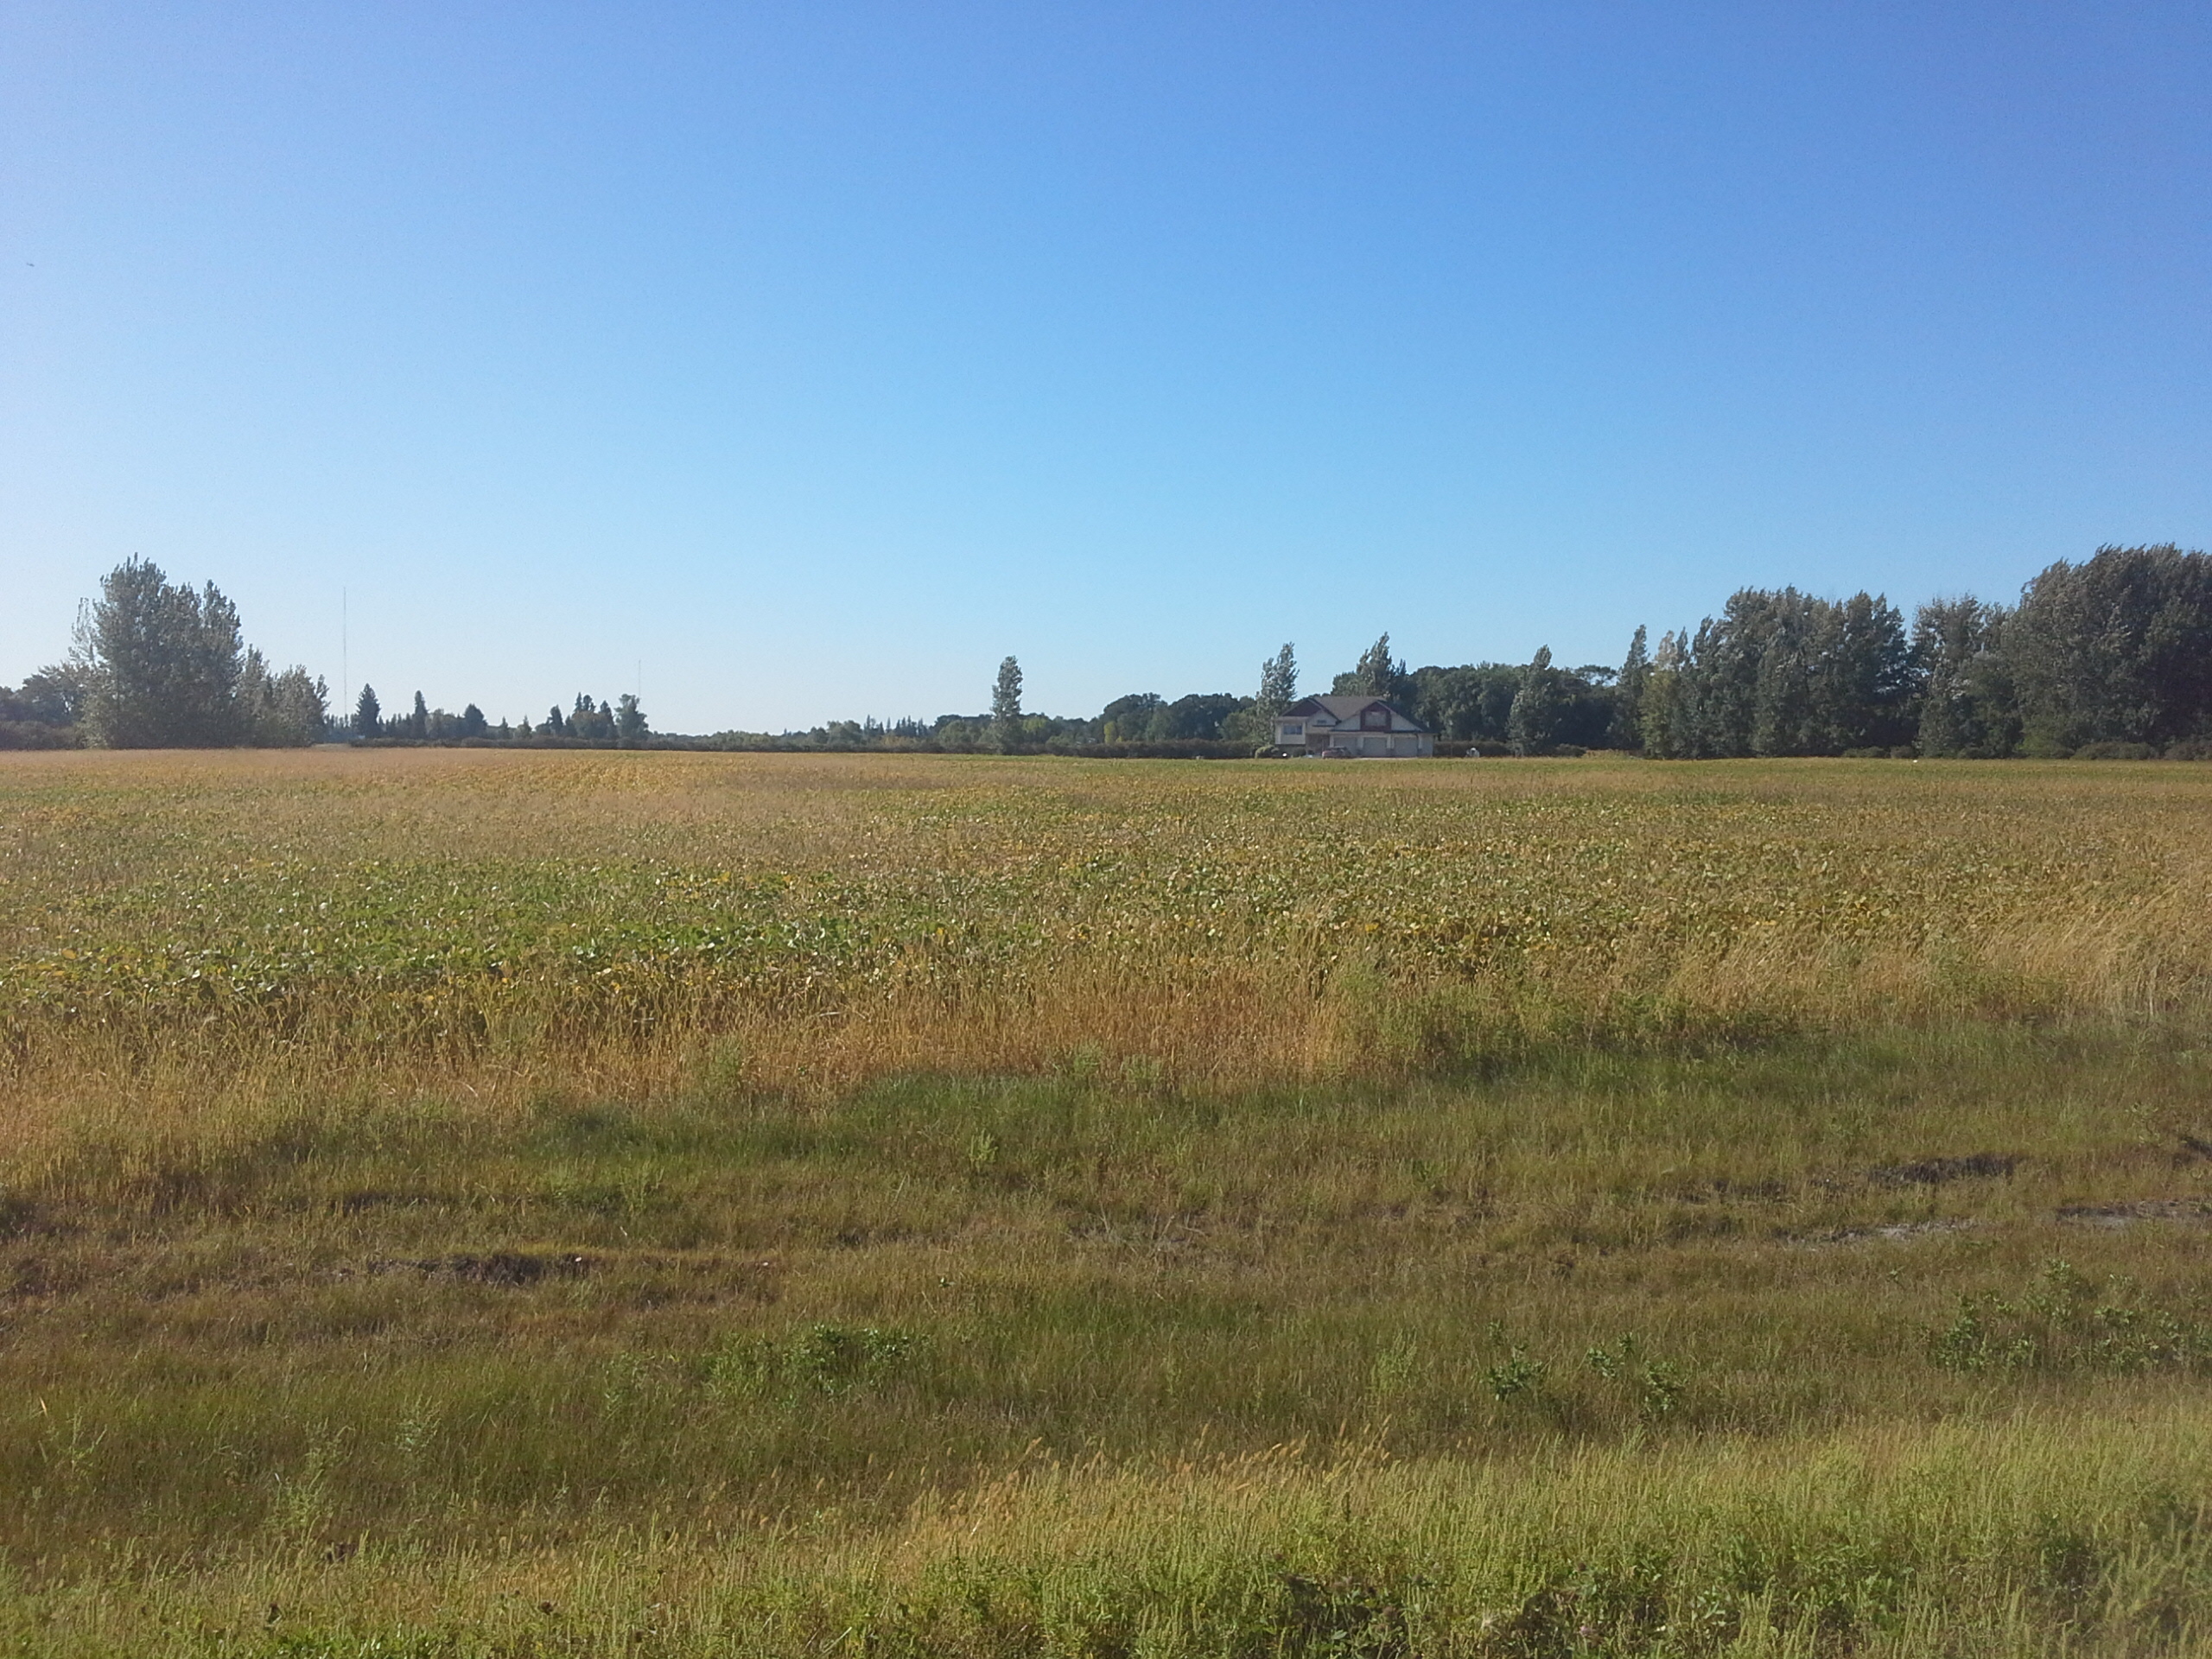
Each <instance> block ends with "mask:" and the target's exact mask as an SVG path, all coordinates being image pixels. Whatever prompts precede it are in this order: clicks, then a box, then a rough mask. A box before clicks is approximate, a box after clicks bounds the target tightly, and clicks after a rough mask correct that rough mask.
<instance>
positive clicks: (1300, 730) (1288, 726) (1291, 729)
mask: <svg viewBox="0 0 2212 1659" xmlns="http://www.w3.org/2000/svg"><path fill="white" fill-rule="evenodd" d="M1282 734H1283V735H1284V736H1285V737H1303V736H1305V735H1306V725H1305V722H1304V721H1296V720H1286V721H1283V723H1282Z"/></svg>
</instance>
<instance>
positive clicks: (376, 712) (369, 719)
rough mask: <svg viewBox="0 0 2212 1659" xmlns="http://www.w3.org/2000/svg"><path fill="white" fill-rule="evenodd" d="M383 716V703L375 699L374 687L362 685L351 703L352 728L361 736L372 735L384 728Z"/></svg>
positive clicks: (375, 690) (375, 691)
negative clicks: (358, 694) (354, 700)
mask: <svg viewBox="0 0 2212 1659" xmlns="http://www.w3.org/2000/svg"><path fill="white" fill-rule="evenodd" d="M383 717H384V705H383V704H381V703H379V702H378V701H377V689H376V687H374V686H373V685H364V686H363V687H362V688H361V695H360V697H359V700H358V701H357V702H355V703H354V704H353V730H354V731H355V733H357V734H359V735H360V736H362V737H374V736H375V735H376V734H378V732H379V731H381V730H383V729H384V718H383Z"/></svg>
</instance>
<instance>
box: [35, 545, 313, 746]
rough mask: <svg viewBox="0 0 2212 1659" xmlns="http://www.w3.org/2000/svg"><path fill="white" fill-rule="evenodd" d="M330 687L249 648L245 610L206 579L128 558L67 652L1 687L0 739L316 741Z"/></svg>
mask: <svg viewBox="0 0 2212 1659" xmlns="http://www.w3.org/2000/svg"><path fill="white" fill-rule="evenodd" d="M328 696H329V688H328V687H327V685H325V684H324V683H323V682H322V681H321V679H320V678H317V677H312V676H310V675H309V674H308V671H307V670H305V669H304V668H299V667H292V668H287V669H283V670H281V671H279V670H277V669H276V668H274V667H272V666H271V665H270V663H269V661H268V659H267V658H264V657H263V655H262V654H261V652H259V651H257V650H256V649H255V648H254V647H252V646H251V645H247V644H246V643H245V639H244V637H243V635H242V634H241V632H240V630H239V626H238V607H237V606H235V605H233V604H232V603H231V601H229V600H227V599H226V598H225V597H224V596H223V593H222V590H221V589H220V588H217V587H216V586H215V584H214V583H213V582H209V583H208V584H207V586H206V587H204V588H199V589H194V588H190V587H188V586H185V585H183V584H181V583H176V582H170V581H169V580H168V577H167V576H166V575H164V574H163V573H162V569H161V567H160V566H159V565H156V564H155V563H151V562H150V561H149V560H146V559H141V558H137V557H133V558H130V559H126V560H125V561H124V563H121V564H119V565H118V566H117V567H116V568H115V569H113V570H111V571H110V572H109V573H108V574H107V575H106V576H105V578H103V579H102V581H101V582H100V592H99V598H97V599H95V600H92V601H88V602H87V603H86V604H85V605H84V606H83V607H80V608H79V612H78V616H77V626H76V630H75V632H74V635H73V639H72V643H71V646H70V651H69V654H68V656H67V657H66V658H63V659H62V660H61V661H60V662H59V663H57V664H53V665H52V666H50V667H48V668H43V669H41V670H40V671H38V672H37V673H35V674H33V675H32V676H30V677H29V678H28V679H26V680H25V681H24V682H23V683H22V685H21V686H19V687H16V688H15V689H13V690H10V689H9V688H8V687H6V686H4V685H0V745H6V746H11V747H64V746H67V745H72V744H75V743H79V742H81V743H90V744H92V745H95V746H97V747H103V748H117V749H168V748H223V747H232V746H233V745H238V744H245V745H249V746H252V747H270V748H283V747H294V746H297V745H301V744H307V743H314V742H318V741H321V739H322V737H323V736H324V734H325V729H326V727H327V714H326V711H325V702H326V699H327V697H328Z"/></svg>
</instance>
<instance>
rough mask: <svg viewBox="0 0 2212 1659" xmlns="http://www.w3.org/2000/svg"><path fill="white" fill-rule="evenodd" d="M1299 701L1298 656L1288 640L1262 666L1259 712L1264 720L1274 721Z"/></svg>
mask: <svg viewBox="0 0 2212 1659" xmlns="http://www.w3.org/2000/svg"><path fill="white" fill-rule="evenodd" d="M1297 701H1298V654H1297V652H1294V650H1293V649H1292V648H1291V643H1290V641H1288V640H1287V639H1286V640H1285V641H1284V642H1283V647H1282V649H1281V651H1279V652H1276V653H1275V654H1274V656H1273V657H1271V658H1268V660H1267V661H1266V662H1264V663H1262V664H1260V695H1259V696H1258V698H1257V699H1256V708H1257V711H1258V713H1259V715H1260V716H1261V718H1262V719H1263V720H1268V721H1272V720H1274V717H1275V716H1276V715H1279V714H1281V712H1282V711H1283V710H1284V709H1287V708H1288V707H1289V706H1290V705H1291V704H1292V703H1294V702H1297Z"/></svg>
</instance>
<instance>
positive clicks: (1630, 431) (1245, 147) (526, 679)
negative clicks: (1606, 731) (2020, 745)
mask: <svg viewBox="0 0 2212 1659" xmlns="http://www.w3.org/2000/svg"><path fill="white" fill-rule="evenodd" d="M2208 89H2212V11H2208V10H2206V9H2205V8H2204V7H2202V5H2192V6H2181V5H2172V6H2167V5H2160V4H2155V3H2151V4H2139V5H2133V6H2128V7H2109V6H2092V5H2087V4H2083V5H2071V6H2055V5H2035V4H2007V5H2003V6H1997V5H1987V6H1955V5H1954V6H1945V5H1941V4H1913V5H1903V4H1898V5H1884V4H1853V5H1847V6H1846V5H1827V6H1824V5H1820V4H1815V3H1807V4H1794V5H1789V6H1777V5H1764V6H1751V5H1743V6H1723V5H1709V6H1700V5H1696V4H1665V5H1660V4H1649V5H1639V4H1605V5H1579V4H1574V3H1547V4H1542V5H1535V4H1530V5H1526V6H1521V7H1515V8H1483V7H1477V6H1468V5H1450V6H1446V5H1423V4H1398V5H1392V4H1388V3H1378V4H1362V5H1351V4H1343V5H1287V4H1271V5H1264V6H1263V5H1249V6H1244V5H1205V4H1194V3H1191V0H1183V3H1178V4H1173V5H1165V4H1163V5H1158V6H1147V5H1142V4H1122V5H1116V6H1111V7H1106V6H1094V5H1065V6H1061V5H1046V6H1039V5H1035V4H1024V5H1014V4H1007V5H1002V6H1000V5H978V4H963V3H957V0H953V3H936V4H931V5H926V6H925V5H919V4H906V5H887V4H870V3H854V4H827V5H824V4H805V5H799V4H791V5H779V6H743V5H711V6H696V7H687V6H673V5H654V4H651V3H635V0H633V3H629V4H625V5H621V6H619V7H618V6H614V5H607V6H586V5H560V4H552V3H545V4H531V5H521V4H516V5H512V6H504V7H495V6H481V5H468V4H465V3H440V4H436V5H430V4H419V5H414V4H407V3H379V4H377V5H353V6H346V7H338V6H317V5H312V4H300V3H287V4H284V5H274V4H270V5H259V4H254V3H244V0H241V3H227V4H225V5H222V6H213V5H201V6H190V5H184V6H179V5H162V6H150V5H149V6H114V5H108V6H103V5H99V4H96V3H84V0H69V3H47V0H15V3H13V4H11V5H10V6H9V7H8V8H6V9H5V10H4V12H0V582H4V592H5V594H6V595H7V597H6V601H5V603H4V605H0V677H4V678H9V679H14V678H17V677H21V676H22V674H24V673H26V672H28V671H30V670H31V669H33V668H35V667H36V666H37V665H38V664H40V663H41V662H44V661H47V660H50V659H52V658H54V657H57V656H59V655H60V653H61V652H62V651H63V650H64V648H65V647H66V645H67V631H68V625H69V621H70V619H71V616H72V614H73V609H74V606H75V603H76V601H77V600H78V599H79V597H80V596H81V595H83V594H87V593H89V592H91V591H92V588H93V587H94V585H95V584H96V582H97V581H98V578H99V575H100V573H101V572H102V571H103V570H105V569H107V568H108V567H109V566H111V565H112V564H113V563H116V562H117V561H118V559H120V558H122V557H123V556H125V555H126V554H130V553H134V552H136V553H143V554H144V555H145V556H149V557H150V558H152V559H155V560H156V561H157V562H158V563H161V564H162V565H163V566H164V567H166V568H167V569H168V570H169V571H170V573H171V574H172V575H178V576H183V577H188V578H190V579H192V580H194V581H199V580H204V579H207V578H213V580H215V581H216V582H218V583H219V584H220V585H221V586H222V587H223V588H224V589H225V590H226V592H227V593H229V594H231V595H232V598H234V599H235V600H237V601H238V604H239V606H240V607H241V609H242V610H243V612H244V613H245V620H246V625H247V631H248V634H249V637H251V639H255V640H256V641H257V642H258V643H260V644H261V645H263V646H264V649H266V650H268V651H269V652H270V654H271V655H272V656H275V657H277V658H279V659H280V660H282V661H286V662H289V661H294V660H299V661H304V662H305V663H307V664H308V665H309V666H310V667H311V668H313V669H315V671H319V672H321V673H324V674H327V676H328V677H330V678H331V680H332V681H333V682H334V683H335V682H337V681H338V679H339V677H340V653H341V643H340V594H341V590H343V591H344V593H345V594H346V595H347V598H346V608H347V611H348V613H349V614H350V627H349V632H350V643H349V645H347V646H346V661H347V664H348V666H350V671H351V677H352V682H353V685H355V686H358V685H359V683H360V682H362V681H363V680H368V681H372V682H373V683H375V684H376V686H377V688H378V690H379V692H380V693H382V694H383V696H384V697H385V702H387V703H391V702H395V701H398V700H402V699H404V697H406V696H408V695H410V694H411V693H412V692H413V691H414V690H416V688H417V687H419V688H421V689H422V690H423V691H424V692H425V693H426V694H427V695H428V696H429V698H430V700H431V701H432V702H435V703H442V704H444V705H445V706H448V707H453V708H457V707H459V706H460V704H461V702H464V701H467V700H471V699H473V700H475V701H477V702H480V703H481V704H482V705H483V706H484V708H485V709H486V710H487V711H488V712H489V713H491V714H492V715H493V716H494V717H495V718H497V717H499V715H503V714H504V715H515V714H521V713H524V712H528V713H530V714H532V715H542V713H543V709H544V708H545V706H546V705H547V704H548V703H549V702H552V701H554V700H556V698H557V699H559V700H560V701H562V702H564V703H565V702H567V701H568V700H569V698H571V697H572V696H574V695H575V692H577V691H579V690H583V691H588V692H590V693H591V694H592V695H594V696H609V695H612V694H613V693H615V692H618V691H620V690H627V689H630V688H631V687H632V686H633V685H641V687H642V690H643V692H644V696H645V706H646V708H647V709H648V711H649V713H650V714H651V715H652V717H653V719H654V721H655V724H656V725H657V726H658V727H660V728H664V729H683V730H711V729H717V728H725V727H730V726H743V727H747V728H771V729H773V728H782V727H785V726H787V725H805V724H811V723H813V722H815V721H818V720H822V719H825V718H833V717H839V716H847V715H851V716H858V715H863V714H870V713H873V714H875V715H899V714H917V715H932V714H937V713H940V712H944V711H947V710H953V709H975V708H979V707H981V706H982V705H983V703H984V702H986V701H987V698H988V685H989V682H990V678H991V675H992V672H993V671H994V669H995V666H996V664H997V662H998V660H999V658H1001V656H1003V655H1005V654H1006V653H1007V652H1014V653H1016V654H1017V655H1018V656H1019V657H1020V659H1021V662H1022V664H1023V666H1024V668H1025V669H1026V671H1027V677H1028V697H1027V701H1028V702H1029V704H1030V706H1031V707H1033V708H1042V709H1049V710H1052V711H1055V712H1065V713H1071V714H1072V713H1084V712H1093V711H1095V710H1096V709H1097V708H1098V707H1099V706H1100V705H1101V704H1102V703H1103V702H1104V701H1105V700H1106V699H1107V698H1109V697H1111V696H1116V695H1118V694H1120V693H1122V692H1124V691H1129V690H1158V691H1160V692H1163V693H1165V694H1166V695H1168V696H1174V695H1176V694H1178V693H1180V692H1183V691H1187V690H1223V689H1227V690H1244V691H1249V690H1250V689H1251V686H1252V683H1254V682H1255V681H1256V678H1257V665H1258V664H1259V662H1260V660H1261V658H1262V657H1263V656H1265V655H1267V654H1268V653H1269V652H1272V651H1273V650H1274V647H1275V646H1276V645H1279V644H1280V643H1281V641H1283V640H1285V639H1292V640H1295V641H1296V642H1297V645H1298V650H1299V655H1300V661H1301V663H1302V664H1304V666H1305V668H1306V683H1307V684H1308V685H1309V686H1312V685H1313V684H1314V683H1316V682H1317V681H1325V677H1326V676H1327V675H1328V674H1329V673H1331V672H1332V671H1336V670H1338V669H1340V668H1344V667H1347V666H1349V665H1350V664H1351V659H1352V658H1353V657H1354V656H1355V655H1356V653H1357V651H1358V650H1359V648H1360V647H1361V646H1362V645H1363V644H1364V643H1365V642H1366V641H1368V640H1369V639H1372V638H1373V637H1374V635H1375V634H1376V633H1377V632H1380V631H1382V630H1383V629H1386V628H1387V629H1388V630H1389V632H1390V634H1391V637H1392V639H1393V641H1394V644H1395V645H1396V646H1397V647H1398V648H1399V650H1400V651H1401V652H1402V654H1403V655H1405V656H1406V657H1408V658H1410V659H1411V660H1412V661H1414V663H1416V664H1418V663H1422V662H1461V661H1469V660H1475V659H1482V658H1491V659H1497V660H1506V661H1519V660H1524V659H1525V658H1527V657H1528V656H1529V654H1530V653H1531V652H1534V650H1535V648H1536V646H1538V645H1544V644H1548V645H1551V647H1552V648H1553V651H1554V654H1555V656H1556V657H1557V658H1560V659H1561V660H1563V661H1567V662H1584V661H1592V660H1595V661H1602V662H1617V661H1618V659H1619V658H1620V656H1621V653H1622V651H1623V649H1624V645H1626V642H1627V638H1628V635H1629V633H1630V631H1631V630H1632V629H1633V628H1634V627H1635V626H1636V625H1637V623H1638V622H1648V623H1649V624H1650V625H1651V626H1652V627H1653V629H1654V631H1655V633H1656V631H1657V630H1658V629H1659V628H1662V627H1665V626H1675V625H1678V624H1681V623H1683V622H1694V621H1695V620H1696V619H1697V618H1698V617H1699V616H1700V615H1701V614H1703V613H1707V612H1709V611H1711V610H1713V609H1715V608H1717V607H1718V606H1719V603H1720V601H1722V600H1723V599H1724V598H1725V597H1726V594H1728V592H1729V591H1730V590H1732V588H1736V587H1738V586H1740V585H1743V584H1745V583H1756V584H1761V585H1779V584H1781V583H1784V582H1794V583H1796V584H1797V585H1798V586H1800V587H1802V588H1809V589H1812V590H1814V591H1816V592H1821V593H1827V594H1840V593H1847V592H1850V591H1853V590H1855V589H1857V588H1860V587H1867V588H1875V589H1878V590H1885V591H1887V592H1888V593H1889V594H1891V596H1892V597H1893V598H1895V599H1897V600H1898V601H1900V602H1902V603H1905V604H1908V605H1909V604H1910V603H1912V602H1916V601H1918V600H1920V599H1922V598H1924V597H1927V596H1928V595H1929V594H1934V593H1937V592H1955V591H1958V590H1961V589H1970V590H1973V591H1976V592H1980V593H1982V594H1987V595H1997V596H2009V595H2010V594H2012V593H2014V592H2016V591H2017V589H2018V586H2019V584H2020V582H2022V581H2023V580H2024V579H2025V578H2026V577H2027V576H2029V575H2031V574H2033V572H2034V571H2036V570H2037V569H2040V568H2041V567H2042V566H2044V564H2046V563H2049V562H2050V561H2051V560H2053V559H2056V558H2061V557H2080V556H2084V555H2086V554H2088V552H2089V551H2090V550H2093V549H2094V547H2095V546H2096V545H2097V544H2098V543H2102V542H2137V541H2147V540H2159V541H2163V540H2169V539H2171V540H2177V541H2180V542H2182V543H2183V544H2184V545H2191V546H2202V545H2204V544H2205V543H2207V542H2208V541H2212V533H2208V532H2212V465H2208V461H2212V166H2208V163H2212V91H2209V90H2208Z"/></svg>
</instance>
